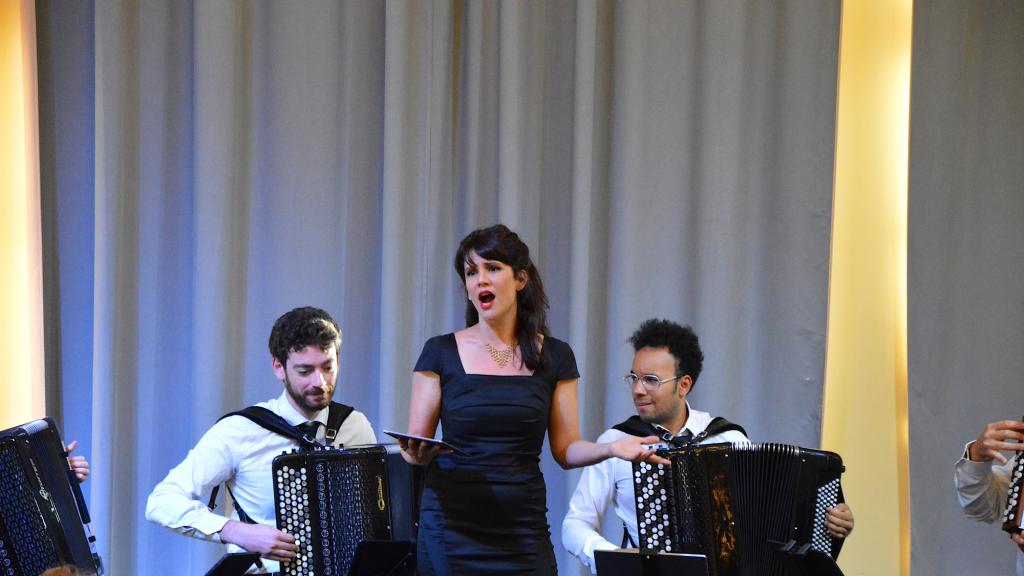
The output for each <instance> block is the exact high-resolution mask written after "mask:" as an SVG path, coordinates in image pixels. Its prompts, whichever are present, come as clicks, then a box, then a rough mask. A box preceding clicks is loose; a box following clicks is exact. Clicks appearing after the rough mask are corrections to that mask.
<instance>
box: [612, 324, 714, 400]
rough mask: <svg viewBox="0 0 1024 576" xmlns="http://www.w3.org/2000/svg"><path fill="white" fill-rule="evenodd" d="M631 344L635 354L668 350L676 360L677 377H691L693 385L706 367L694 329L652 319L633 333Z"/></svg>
mask: <svg viewBox="0 0 1024 576" xmlns="http://www.w3.org/2000/svg"><path fill="white" fill-rule="evenodd" d="M629 342H630V343H631V344H632V345H633V351H634V352H639V351H640V349H641V348H668V351H669V354H672V356H674V357H675V359H676V376H677V377H683V376H686V375H689V376H690V379H691V380H693V384H694V385H696V384H697V377H698V376H700V371H701V368H703V367H704V353H703V352H701V351H700V341H699V340H698V339H697V335H696V334H694V332H693V328H690V327H689V326H680V325H679V324H676V323H675V322H672V321H670V320H657V319H654V318H652V319H650V320H646V321H644V323H643V324H641V325H640V327H639V328H637V330H636V332H633V336H631V337H630V338H629Z"/></svg>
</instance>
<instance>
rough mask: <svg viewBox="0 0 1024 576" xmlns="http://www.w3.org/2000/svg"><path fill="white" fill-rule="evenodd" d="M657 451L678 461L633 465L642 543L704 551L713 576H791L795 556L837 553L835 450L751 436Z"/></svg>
mask: <svg viewBox="0 0 1024 576" xmlns="http://www.w3.org/2000/svg"><path fill="white" fill-rule="evenodd" d="M658 454H659V456H663V457H664V458H666V459H668V460H669V461H670V462H671V466H667V465H662V464H650V463H647V462H640V463H634V464H633V483H634V488H635V491H636V513H637V529H638V532H639V538H640V542H639V544H640V548H641V550H648V551H654V552H679V553H689V554H703V555H705V556H707V558H708V568H709V574H711V575H712V576H781V575H788V574H793V573H799V572H794V571H792V570H791V569H790V568H789V566H790V559H791V558H792V557H793V556H795V555H799V556H803V557H806V556H808V555H816V554H817V555H823V556H827V557H828V558H826V560H827V561H828V562H830V563H831V561H832V559H834V558H835V557H836V556H838V554H839V548H840V547H841V545H842V541H841V540H837V539H834V538H832V536H831V534H829V532H828V531H827V529H826V528H825V517H826V514H827V511H828V509H829V508H831V507H833V506H835V505H836V504H837V503H839V502H842V501H843V492H842V487H841V485H840V476H841V475H842V473H843V472H844V470H845V469H844V467H843V461H842V458H841V457H840V456H839V455H838V454H835V453H833V452H825V451H820V450H812V449H808V448H801V447H798V446H790V445H785V444H750V443H736V444H707V445H698V446H689V447H683V448H678V449H669V450H660V451H659V452H658ZM779 550H783V551H784V552H780V551H779Z"/></svg>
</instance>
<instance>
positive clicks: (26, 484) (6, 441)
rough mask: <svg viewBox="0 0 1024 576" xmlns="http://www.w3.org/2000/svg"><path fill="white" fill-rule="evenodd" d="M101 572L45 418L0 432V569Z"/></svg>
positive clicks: (71, 478)
mask: <svg viewBox="0 0 1024 576" xmlns="http://www.w3.org/2000/svg"><path fill="white" fill-rule="evenodd" d="M67 564H71V565H74V566H76V567H78V568H80V569H82V570H85V571H88V572H89V573H94V574H100V575H102V574H103V567H102V564H101V562H100V558H99V555H98V554H97V553H96V546H95V538H93V536H92V534H91V532H90V530H89V512H88V510H87V509H86V506H85V499H84V498H83V497H82V492H81V489H80V488H79V486H78V479H77V478H75V474H74V472H72V470H71V467H70V466H69V465H68V460H67V454H66V453H65V452H64V445H63V443H62V442H61V438H60V434H59V433H58V432H57V425H56V424H55V423H54V421H53V420H52V419H50V418H45V419H42V420H35V421H32V422H29V423H27V424H22V425H21V426H16V427H14V428H10V429H8V430H4V431H2V432H0V575H2V576H37V575H38V574H41V573H43V572H45V571H46V570H47V569H49V568H54V567H56V566H61V565H67Z"/></svg>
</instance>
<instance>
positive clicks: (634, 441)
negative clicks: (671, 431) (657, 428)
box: [608, 436, 671, 464]
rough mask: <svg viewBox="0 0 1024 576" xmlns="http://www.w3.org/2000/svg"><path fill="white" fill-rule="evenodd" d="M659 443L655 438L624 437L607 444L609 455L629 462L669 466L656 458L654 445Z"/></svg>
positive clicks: (658, 457) (661, 459) (663, 460)
mask: <svg viewBox="0 0 1024 576" xmlns="http://www.w3.org/2000/svg"><path fill="white" fill-rule="evenodd" d="M658 442H660V440H659V438H658V437H657V436H644V437H640V436H626V437H625V438H620V439H619V440H616V441H614V442H612V443H610V444H608V450H609V451H610V452H611V455H612V456H614V457H616V458H621V459H623V460H629V461H630V462H652V463H654V464H671V462H669V461H668V460H666V459H664V458H662V457H661V456H658V454H657V450H656V449H655V445H656V444H657V443H658Z"/></svg>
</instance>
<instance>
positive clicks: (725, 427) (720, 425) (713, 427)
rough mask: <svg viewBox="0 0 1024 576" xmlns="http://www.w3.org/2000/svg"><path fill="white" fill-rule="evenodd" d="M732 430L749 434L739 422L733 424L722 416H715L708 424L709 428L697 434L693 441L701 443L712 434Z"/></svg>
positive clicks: (693, 442) (715, 434)
mask: <svg viewBox="0 0 1024 576" xmlns="http://www.w3.org/2000/svg"><path fill="white" fill-rule="evenodd" d="M730 430H736V431H737V432H741V433H742V434H743V435H744V436H746V435H747V431H746V430H744V429H743V426H740V425H739V424H733V423H732V422H729V421H728V420H726V419H725V418H722V417H721V416H715V417H714V418H713V419H712V420H711V423H710V424H708V427H707V428H705V429H704V430H703V431H701V433H700V434H697V435H696V436H694V437H693V440H691V443H692V444H700V443H701V442H703V441H704V439H705V438H708V437H710V436H717V435H719V434H722V433H723V432H728V431H730Z"/></svg>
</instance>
